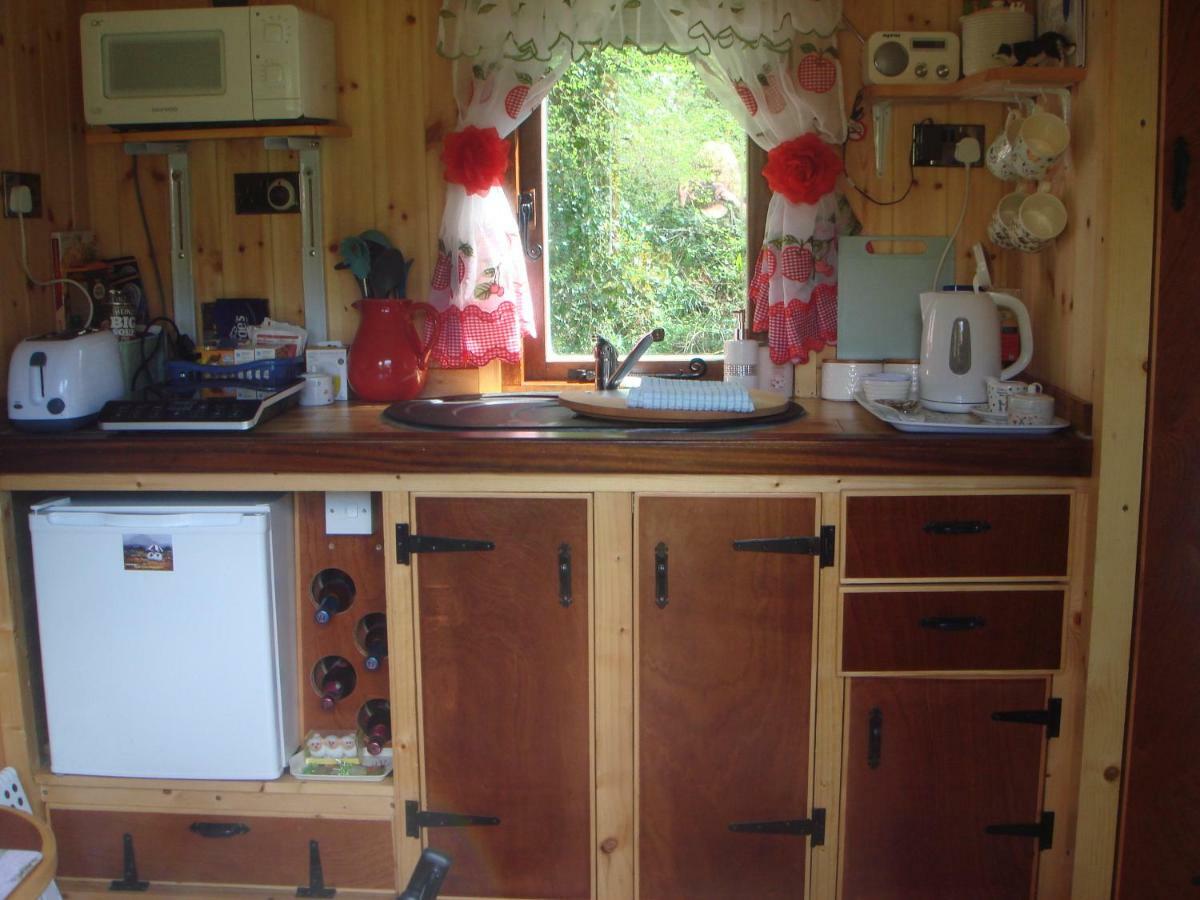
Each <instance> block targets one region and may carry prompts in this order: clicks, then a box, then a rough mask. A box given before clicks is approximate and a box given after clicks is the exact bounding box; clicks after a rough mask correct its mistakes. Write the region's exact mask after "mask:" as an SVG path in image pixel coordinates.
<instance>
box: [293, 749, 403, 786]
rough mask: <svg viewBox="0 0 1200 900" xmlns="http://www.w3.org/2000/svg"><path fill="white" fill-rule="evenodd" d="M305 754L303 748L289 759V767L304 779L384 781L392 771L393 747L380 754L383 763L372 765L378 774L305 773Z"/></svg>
mask: <svg viewBox="0 0 1200 900" xmlns="http://www.w3.org/2000/svg"><path fill="white" fill-rule="evenodd" d="M305 755H306V754H305V753H304V750H303V749H301V750H300V751H299V752H298V753H294V754H292V758H291V759H290V760H288V769H289V770H290V771H291V773H292V774H293V775H294V776H296V777H297V778H299V779H301V780H302V781H341V782H343V783H345V782H350V781H383V779H385V778H387V777H388V775H390V774H391V772H392V748H391V747H384V748H383V751H382V752H381V753H380V754H379V759H380V760H381V761H382V765H379V766H371V767H370V768H372V769H375V770H376V771H377V772H378V773H379V774H377V775H305V774H304V757H305Z"/></svg>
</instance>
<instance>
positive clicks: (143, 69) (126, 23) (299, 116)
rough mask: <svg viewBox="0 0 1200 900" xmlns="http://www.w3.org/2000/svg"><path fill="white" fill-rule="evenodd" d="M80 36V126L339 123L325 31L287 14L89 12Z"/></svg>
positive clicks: (323, 23) (324, 24)
mask: <svg viewBox="0 0 1200 900" xmlns="http://www.w3.org/2000/svg"><path fill="white" fill-rule="evenodd" d="M79 32H80V39H81V43H82V50H83V104H84V118H85V119H86V120H87V122H88V124H91V125H111V126H114V127H118V128H120V127H146V126H150V127H153V126H166V125H176V126H178V125H201V124H208V125H212V124H217V123H222V124H225V123H245V122H297V121H305V122H320V121H332V120H333V119H336V118H337V83H336V78H337V76H336V73H335V69H334V38H333V23H332V22H330V21H329V20H328V19H323V18H321V17H320V16H316V15H313V14H312V13H309V12H306V11H304V10H300V9H297V8H296V7H295V6H288V5H279V6H252V7H246V6H241V7H222V8H197V9H162V10H146V11H139V12H96V13H87V14H85V15H83V16H81V17H80V20H79Z"/></svg>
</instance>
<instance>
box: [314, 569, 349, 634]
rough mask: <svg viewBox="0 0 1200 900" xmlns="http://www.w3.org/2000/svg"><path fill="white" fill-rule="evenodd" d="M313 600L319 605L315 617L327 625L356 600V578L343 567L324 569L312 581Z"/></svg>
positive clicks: (320, 622) (320, 623)
mask: <svg viewBox="0 0 1200 900" xmlns="http://www.w3.org/2000/svg"><path fill="white" fill-rule="evenodd" d="M312 601H313V603H315V604H316V606H317V611H316V612H315V613H314V614H313V619H314V620H315V621H316V623H317V624H318V625H326V624H328V623H329V620H330V619H332V618H333V617H334V616H336V615H337V614H338V613H340V612H345V611H346V610H347V609H349V608H350V604H351V603H353V602H354V579H353V578H351V577H350V576H349V575H347V574H346V573H345V572H343V571H342V570H341V569H322V570H321V571H320V572H318V573H317V577H316V578H314V579H313V583H312Z"/></svg>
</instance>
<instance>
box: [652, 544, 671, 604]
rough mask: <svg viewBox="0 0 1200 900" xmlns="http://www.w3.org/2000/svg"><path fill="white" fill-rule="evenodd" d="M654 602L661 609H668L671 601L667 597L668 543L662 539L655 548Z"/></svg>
mask: <svg viewBox="0 0 1200 900" xmlns="http://www.w3.org/2000/svg"><path fill="white" fill-rule="evenodd" d="M654 602H655V604H656V605H657V606H658V608H659V609H666V608H667V604H668V603H670V602H671V601H670V600H669V599H668V598H667V545H666V544H665V543H663V542H662V541H659V542H658V546H656V547H655V548H654Z"/></svg>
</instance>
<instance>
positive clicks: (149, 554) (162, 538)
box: [121, 534, 175, 572]
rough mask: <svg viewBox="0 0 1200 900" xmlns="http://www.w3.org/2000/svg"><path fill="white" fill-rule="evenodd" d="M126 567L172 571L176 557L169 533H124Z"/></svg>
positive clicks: (142, 570)
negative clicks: (172, 550)
mask: <svg viewBox="0 0 1200 900" xmlns="http://www.w3.org/2000/svg"><path fill="white" fill-rule="evenodd" d="M121 545H122V546H123V548H124V551H125V568H126V569H127V570H131V571H135V572H171V571H174V569H175V558H174V556H173V555H172V553H171V535H169V534H123V535H121Z"/></svg>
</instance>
